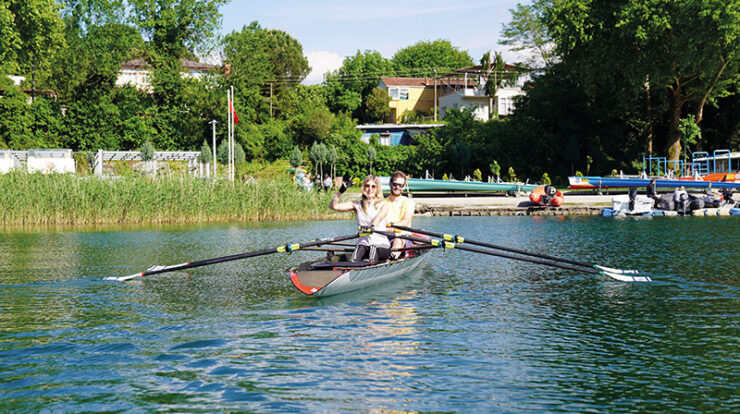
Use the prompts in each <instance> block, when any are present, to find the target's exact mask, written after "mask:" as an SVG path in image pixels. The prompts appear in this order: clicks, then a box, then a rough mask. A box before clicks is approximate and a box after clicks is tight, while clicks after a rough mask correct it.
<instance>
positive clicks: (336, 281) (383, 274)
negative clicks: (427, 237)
mask: <svg viewBox="0 0 740 414" xmlns="http://www.w3.org/2000/svg"><path fill="white" fill-rule="evenodd" d="M426 251H427V250H416V251H415V252H413V255H411V254H410V255H409V257H404V258H401V259H398V260H388V261H384V262H380V263H371V264H368V263H367V262H364V263H363V262H361V263H356V262H331V261H327V260H321V261H313V262H306V263H303V264H301V265H299V266H296V267H294V268H290V269H288V271H289V272H290V281H291V282H293V286H295V287H296V288H297V289H298V290H299V291H301V292H302V293H305V294H306V295H309V296H331V295H338V294H341V293H347V292H352V291H354V290H358V289H364V288H366V287H369V286H373V285H377V284H380V283H385V282H388V281H391V280H393V279H398V278H401V277H402V276H403V275H405V274H407V273H409V272H411V271H412V270H414V269H416V268H418V267H419V265H421V263H422V261H423V255H424V253H425V252H426Z"/></svg>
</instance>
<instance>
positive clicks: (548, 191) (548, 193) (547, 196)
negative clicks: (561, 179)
mask: <svg viewBox="0 0 740 414" xmlns="http://www.w3.org/2000/svg"><path fill="white" fill-rule="evenodd" d="M557 192H558V190H557V188H555V187H553V186H551V185H546V186H545V193H544V194H542V196H540V204H542V205H546V206H549V205H550V201H551V200H552V199H553V197H555V195H556V194H557Z"/></svg>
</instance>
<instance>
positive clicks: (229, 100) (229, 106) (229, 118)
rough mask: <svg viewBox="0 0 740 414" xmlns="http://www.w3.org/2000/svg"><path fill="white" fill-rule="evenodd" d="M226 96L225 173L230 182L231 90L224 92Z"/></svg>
mask: <svg viewBox="0 0 740 414" xmlns="http://www.w3.org/2000/svg"><path fill="white" fill-rule="evenodd" d="M226 96H227V102H228V111H229V115H228V118H227V119H228V122H229V131H228V136H227V137H226V165H227V171H228V173H227V174H228V179H229V180H230V181H231V180H232V178H231V131H232V128H233V127H234V126H233V125H232V119H231V89H230V88H229V89H228V90H227V91H226Z"/></svg>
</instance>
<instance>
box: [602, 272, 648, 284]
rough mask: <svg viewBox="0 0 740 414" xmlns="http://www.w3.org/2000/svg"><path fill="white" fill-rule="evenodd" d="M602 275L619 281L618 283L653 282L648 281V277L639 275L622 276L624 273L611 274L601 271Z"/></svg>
mask: <svg viewBox="0 0 740 414" xmlns="http://www.w3.org/2000/svg"><path fill="white" fill-rule="evenodd" d="M602 274H603V275H605V276H609V277H610V278H612V279H615V280H619V281H620V282H652V281H653V280H652V279H650V277H649V276H640V275H634V274H624V273H621V274H620V273H611V272H607V271H603V270H602Z"/></svg>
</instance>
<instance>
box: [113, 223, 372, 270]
mask: <svg viewBox="0 0 740 414" xmlns="http://www.w3.org/2000/svg"><path fill="white" fill-rule="evenodd" d="M357 237H358V234H357V233H355V234H350V235H348V236H340V237H334V238H330V239H320V240H314V241H310V242H306V243H288V244H284V245H282V246H278V247H273V248H271V249H265V250H258V251H255V252H247V253H240V254H232V255H230V256H221V257H215V258H213V259H205V260H198V261H195V262H187V263H180V264H176V265H170V266H152V267H150V268H149V269H147V270H146V271H144V272H141V273H134V274H133V275H128V276H119V277H115V276H110V277H106V278H105V280H117V281H119V282H124V281H126V280H130V279H134V278H137V277H144V276H150V275H156V274H158V273H165V272H174V271H177V270H184V269H191V268H193V267H199V266H205V265H211V264H216V263H223V262H230V261H232V260H240V259H247V258H250V257H257V256H264V255H267V254H272V253H291V252H294V251H296V250H300V249H303V248H306V247H311V246H320V245H322V244H329V243H334V242H338V241H343V240H349V239H355V238H357Z"/></svg>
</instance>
